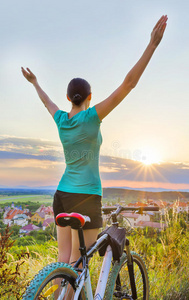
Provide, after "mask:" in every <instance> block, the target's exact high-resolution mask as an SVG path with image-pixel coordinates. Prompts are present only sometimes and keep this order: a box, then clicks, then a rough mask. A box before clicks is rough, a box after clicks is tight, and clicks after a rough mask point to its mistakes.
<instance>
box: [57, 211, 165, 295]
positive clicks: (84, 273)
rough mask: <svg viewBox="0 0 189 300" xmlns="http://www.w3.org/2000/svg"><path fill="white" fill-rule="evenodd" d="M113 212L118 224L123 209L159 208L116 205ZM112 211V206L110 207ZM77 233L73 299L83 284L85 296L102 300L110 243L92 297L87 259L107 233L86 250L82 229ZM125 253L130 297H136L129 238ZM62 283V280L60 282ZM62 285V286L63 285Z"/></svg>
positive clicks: (63, 291) (110, 254) (110, 260)
mask: <svg viewBox="0 0 189 300" xmlns="http://www.w3.org/2000/svg"><path fill="white" fill-rule="evenodd" d="M109 210H110V209H109V208H106V211H107V213H108V212H109ZM114 210H115V212H112V221H113V223H112V225H113V224H114V225H118V222H117V218H116V217H117V215H118V214H119V213H120V212H121V211H123V210H137V211H139V213H142V212H143V211H150V210H153V211H157V210H159V209H157V208H153V209H152V208H151V207H145V208H143V207H140V208H135V207H132V208H125V207H121V206H120V207H118V208H115V209H114ZM111 211H112V208H111ZM78 235H79V241H80V252H81V257H80V258H79V259H78V261H77V262H76V263H75V264H74V266H73V267H74V269H75V270H76V271H77V272H79V273H80V274H79V276H78V277H77V278H76V281H75V288H76V291H75V295H74V300H78V297H79V295H80V292H81V290H82V287H83V285H85V289H86V293H87V298H88V300H102V299H103V297H104V294H105V290H106V285H107V281H108V276H109V272H110V268H111V263H112V249H111V247H110V245H108V246H107V249H106V253H105V256H104V259H103V263H102V267H101V272H100V276H99V280H98V284H97V288H96V291H95V296H94V298H93V293H92V287H91V280H90V274H89V268H88V261H89V259H90V258H91V257H92V256H93V255H94V254H95V253H96V252H97V251H98V250H99V249H100V248H101V247H102V246H104V245H105V244H106V243H107V239H108V234H107V233H104V234H103V235H102V236H101V237H100V238H98V239H97V241H96V242H95V243H94V244H93V245H92V246H91V248H90V249H89V250H88V251H86V247H85V242H84V236H83V229H82V228H81V227H80V228H79V229H78ZM126 253H127V258H128V259H127V266H128V272H129V278H130V283H131V289H132V298H131V299H137V292H136V285H135V278H134V272H133V261H132V257H131V253H130V246H129V240H128V239H126ZM81 263H82V266H83V267H82V269H81V268H79V265H80V264H81ZM62 283H63V284H64V280H63V282H62ZM63 284H62V286H63V287H64V285H63ZM66 288H67V286H65V287H64V288H63V290H62V292H61V295H60V296H59V297H58V299H57V300H61V299H63V297H64V295H65V294H66Z"/></svg>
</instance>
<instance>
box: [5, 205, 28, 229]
mask: <svg viewBox="0 0 189 300" xmlns="http://www.w3.org/2000/svg"><path fill="white" fill-rule="evenodd" d="M22 213H23V211H22V210H21V209H18V208H17V207H15V208H13V209H11V208H9V209H7V210H6V211H5V213H4V215H3V223H4V224H6V225H9V226H10V225H12V224H13V220H12V219H13V217H15V216H16V215H18V214H22Z"/></svg>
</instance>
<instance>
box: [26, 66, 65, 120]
mask: <svg viewBox="0 0 189 300" xmlns="http://www.w3.org/2000/svg"><path fill="white" fill-rule="evenodd" d="M21 70H22V74H23V75H24V77H25V78H26V79H27V80H28V81H29V82H31V83H32V84H33V86H34V87H35V89H36V91H37V93H38V96H39V98H40V99H41V101H42V102H43V104H44V105H45V107H46V108H47V109H48V111H49V113H50V114H51V116H52V117H54V114H55V112H56V111H57V110H59V108H58V106H57V105H56V104H55V103H54V102H52V100H51V99H50V98H49V96H48V95H47V94H46V93H45V92H44V91H43V90H42V88H41V87H40V85H39V84H38V82H37V78H36V76H35V75H34V74H33V73H32V71H31V70H30V69H29V68H27V69H26V70H25V69H24V68H23V67H22V68H21Z"/></svg>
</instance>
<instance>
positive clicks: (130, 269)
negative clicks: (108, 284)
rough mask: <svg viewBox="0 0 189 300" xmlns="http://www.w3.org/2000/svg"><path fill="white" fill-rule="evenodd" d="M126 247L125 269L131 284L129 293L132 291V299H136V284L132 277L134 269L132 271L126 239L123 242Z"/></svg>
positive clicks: (131, 261)
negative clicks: (126, 268)
mask: <svg viewBox="0 0 189 300" xmlns="http://www.w3.org/2000/svg"><path fill="white" fill-rule="evenodd" d="M125 245H126V253H127V267H128V272H129V279H130V284H131V291H132V299H133V300H136V299H137V291H136V284H135V275H134V269H133V259H132V255H131V252H130V246H129V240H128V239H126V241H125Z"/></svg>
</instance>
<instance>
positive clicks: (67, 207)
mask: <svg viewBox="0 0 189 300" xmlns="http://www.w3.org/2000/svg"><path fill="white" fill-rule="evenodd" d="M101 198H102V196H100V195H92V194H79V193H67V192H62V191H59V190H57V191H56V192H55V194H54V201H53V211H54V217H55V218H56V216H57V215H58V214H60V213H62V212H66V213H71V212H77V213H79V214H82V215H86V216H89V217H90V219H91V222H86V223H85V225H84V227H83V229H94V228H101V227H102V210H101V207H102V204H101Z"/></svg>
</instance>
